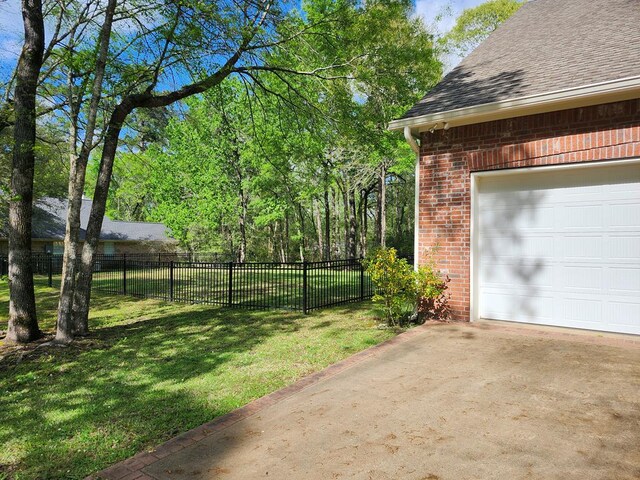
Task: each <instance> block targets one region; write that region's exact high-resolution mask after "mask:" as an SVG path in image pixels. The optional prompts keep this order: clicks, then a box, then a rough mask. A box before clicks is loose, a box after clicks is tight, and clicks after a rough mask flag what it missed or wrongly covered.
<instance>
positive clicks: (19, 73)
mask: <svg viewBox="0 0 640 480" xmlns="http://www.w3.org/2000/svg"><path fill="white" fill-rule="evenodd" d="M22 19H23V23H24V45H23V47H22V52H21V53H20V59H19V60H18V66H17V69H16V80H15V81H16V88H15V96H14V111H15V118H16V120H15V125H14V130H13V141H14V145H13V162H12V166H11V198H10V201H9V326H8V330H7V337H6V338H7V340H8V341H10V342H30V341H32V340H35V339H36V338H38V337H39V336H40V329H39V327H38V318H37V316H36V298H35V293H34V289H33V271H32V268H31V218H32V213H33V205H32V202H33V172H34V164H35V154H34V147H35V141H36V90H37V85H38V76H39V74H40V69H41V68H42V56H43V54H44V21H43V18H42V3H41V1H40V0H23V1H22Z"/></svg>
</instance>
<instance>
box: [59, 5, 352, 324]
mask: <svg viewBox="0 0 640 480" xmlns="http://www.w3.org/2000/svg"><path fill="white" fill-rule="evenodd" d="M281 7H282V5H281V4H280V3H279V2H275V0H260V1H254V0H245V1H241V2H230V4H229V5H226V4H225V5H219V4H218V3H214V4H203V3H201V2H181V3H179V4H176V3H174V2H168V3H166V4H164V5H163V6H162V7H161V8H160V9H159V11H160V12H162V14H163V15H164V18H166V19H168V22H167V23H166V24H165V25H164V27H163V28H162V29H159V31H158V34H157V36H156V37H155V40H154V41H155V42H156V43H157V46H158V50H157V54H156V55H155V57H153V56H152V55H151V54H149V55H147V56H146V58H144V59H140V58H138V59H137V61H136V62H134V63H133V65H129V67H133V69H134V70H135V71H136V76H135V79H136V82H135V83H133V84H129V85H127V84H126V83H124V84H123V85H122V86H121V89H122V91H123V93H122V94H121V95H120V96H119V98H118V99H117V101H116V102H115V104H114V106H113V107H110V108H109V114H108V121H107V127H106V130H105V131H104V139H103V141H102V144H101V146H102V151H101V159H100V166H99V170H98V175H97V180H96V186H95V189H94V193H93V204H92V210H91V213H90V216H89V222H88V226H87V231H86V240H85V242H84V245H83V248H82V256H81V259H80V265H79V272H78V276H77V281H76V285H75V291H74V298H73V324H74V330H75V331H78V332H85V331H87V328H88V327H87V321H88V313H89V300H90V289H91V280H92V269H93V262H94V259H95V255H96V253H97V246H98V240H99V236H100V230H101V227H102V220H103V217H104V213H105V209H106V201H107V196H108V190H109V185H110V182H111V175H112V171H113V164H114V160H115V157H116V154H117V152H118V144H119V139H120V133H121V131H122V129H123V126H124V125H125V122H126V120H127V118H128V117H129V115H130V114H131V113H132V112H133V111H134V110H136V109H141V108H145V109H146V108H159V107H166V106H168V105H171V104H173V103H175V102H178V101H181V100H184V99H186V98H188V97H190V96H193V95H198V94H201V93H204V92H206V91H208V90H211V89H213V88H216V87H218V86H219V85H220V84H221V83H222V82H223V81H224V80H225V79H226V78H227V77H229V76H230V75H232V74H237V75H242V76H247V77H249V78H251V79H252V80H253V81H256V82H259V81H260V80H259V76H260V75H261V74H262V73H263V72H271V73H274V74H275V75H277V76H278V77H279V78H280V79H281V80H282V81H285V82H286V80H285V78H286V77H287V76H288V75H302V76H310V77H311V76H315V77H323V78H328V76H329V74H328V73H327V72H330V71H332V70H335V71H336V72H337V74H339V72H340V68H341V67H342V66H344V65H346V64H347V63H348V61H349V59H340V61H339V62H334V63H332V64H329V65H327V64H323V65H319V66H317V67H315V68H312V69H309V70H305V71H300V70H296V69H294V68H291V67H290V66H289V65H287V64H282V63H278V62H277V59H278V57H270V56H269V55H268V53H269V52H271V51H272V50H274V49H275V50H278V49H284V48H287V47H288V46H289V43H291V42H293V41H294V40H295V41H298V42H299V41H301V40H302V39H303V37H305V36H308V35H313V33H314V25H313V24H309V23H305V22H304V20H302V18H301V17H300V16H299V15H296V12H294V11H292V12H290V13H284V10H283V9H282V8H281ZM329 20H330V19H325V21H329ZM276 24H277V27H276ZM149 43H150V41H149V39H147V40H146V42H145V46H147V45H148V44H149ZM147 50H148V49H147ZM149 57H153V58H149ZM194 62H195V64H196V65H198V66H199V68H198V69H197V71H194V69H193V65H194ZM176 66H179V67H181V68H178V69H177V71H176V68H177V67H176ZM172 70H173V71H172ZM172 73H173V74H175V73H178V74H179V75H178V77H177V78H178V79H180V80H182V79H185V77H186V78H188V79H189V80H188V81H187V82H185V83H182V82H178V83H179V85H178V86H177V87H176V88H169V89H166V88H162V87H164V86H165V85H166V82H168V81H169V80H170V79H173V78H176V77H175V75H174V76H172V75H171V74H172ZM139 79H142V81H139ZM189 81H190V83H189ZM159 86H160V89H158V87H159ZM67 322H68V321H67Z"/></svg>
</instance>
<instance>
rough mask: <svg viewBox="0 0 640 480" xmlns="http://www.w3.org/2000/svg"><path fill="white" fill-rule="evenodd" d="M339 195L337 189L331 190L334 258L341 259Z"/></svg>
mask: <svg viewBox="0 0 640 480" xmlns="http://www.w3.org/2000/svg"><path fill="white" fill-rule="evenodd" d="M337 197H338V195H337V193H336V190H335V188H332V189H331V206H332V208H331V211H332V212H333V220H334V221H333V222H331V223H332V225H333V229H334V230H333V252H334V253H333V258H339V257H340V256H341V255H340V243H341V242H340V240H339V238H340V219H339V217H338V198H337Z"/></svg>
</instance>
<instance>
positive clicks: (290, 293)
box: [0, 254, 373, 313]
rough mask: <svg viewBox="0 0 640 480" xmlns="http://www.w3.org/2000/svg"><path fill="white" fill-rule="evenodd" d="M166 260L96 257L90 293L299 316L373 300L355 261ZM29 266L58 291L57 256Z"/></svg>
mask: <svg viewBox="0 0 640 480" xmlns="http://www.w3.org/2000/svg"><path fill="white" fill-rule="evenodd" d="M167 258H172V259H170V260H165V259H164V258H162V257H160V259H158V257H157V255H156V254H151V255H147V254H139V255H138V254H134V255H129V254H127V255H99V256H98V257H97V258H96V262H95V264H94V271H93V289H95V290H99V291H103V292H107V293H111V294H115V295H132V296H135V297H140V298H159V299H163V300H167V301H171V302H185V303H208V304H217V305H225V306H228V307H244V308H257V309H267V308H283V309H290V310H300V311H302V312H304V313H308V312H310V311H312V310H317V309H319V308H323V307H329V306H333V305H340V304H344V303H350V302H358V301H361V300H365V299H368V298H371V296H372V295H373V285H372V283H371V280H370V279H369V275H368V274H367V273H366V271H365V269H364V267H363V265H362V260H361V259H347V260H330V261H322V262H290V263H273V262H262V263H256V262H252V263H236V262H216V261H208V262H207V261H190V260H189V259H188V258H186V257H183V256H177V257H167ZM198 259H200V258H198ZM32 261H33V264H32V265H33V270H34V274H36V275H45V276H47V277H48V282H49V286H58V285H59V282H60V274H61V273H62V257H61V256H59V255H43V254H36V255H33V260H32ZM6 264H7V262H6V258H0V274H3V272H4V271H6ZM3 266H4V268H5V270H2V268H3ZM4 274H6V273H4Z"/></svg>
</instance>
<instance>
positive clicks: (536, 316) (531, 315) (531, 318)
mask: <svg viewBox="0 0 640 480" xmlns="http://www.w3.org/2000/svg"><path fill="white" fill-rule="evenodd" d="M487 300H488V306H487V314H488V315H490V316H489V317H487V318H493V319H495V320H508V321H520V322H533V323H544V322H546V323H548V324H549V323H551V322H552V321H553V297H552V296H550V295H532V294H530V293H529V294H527V293H522V294H517V293H511V294H507V293H505V292H500V291H494V292H487ZM514 319H517V320H514Z"/></svg>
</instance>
